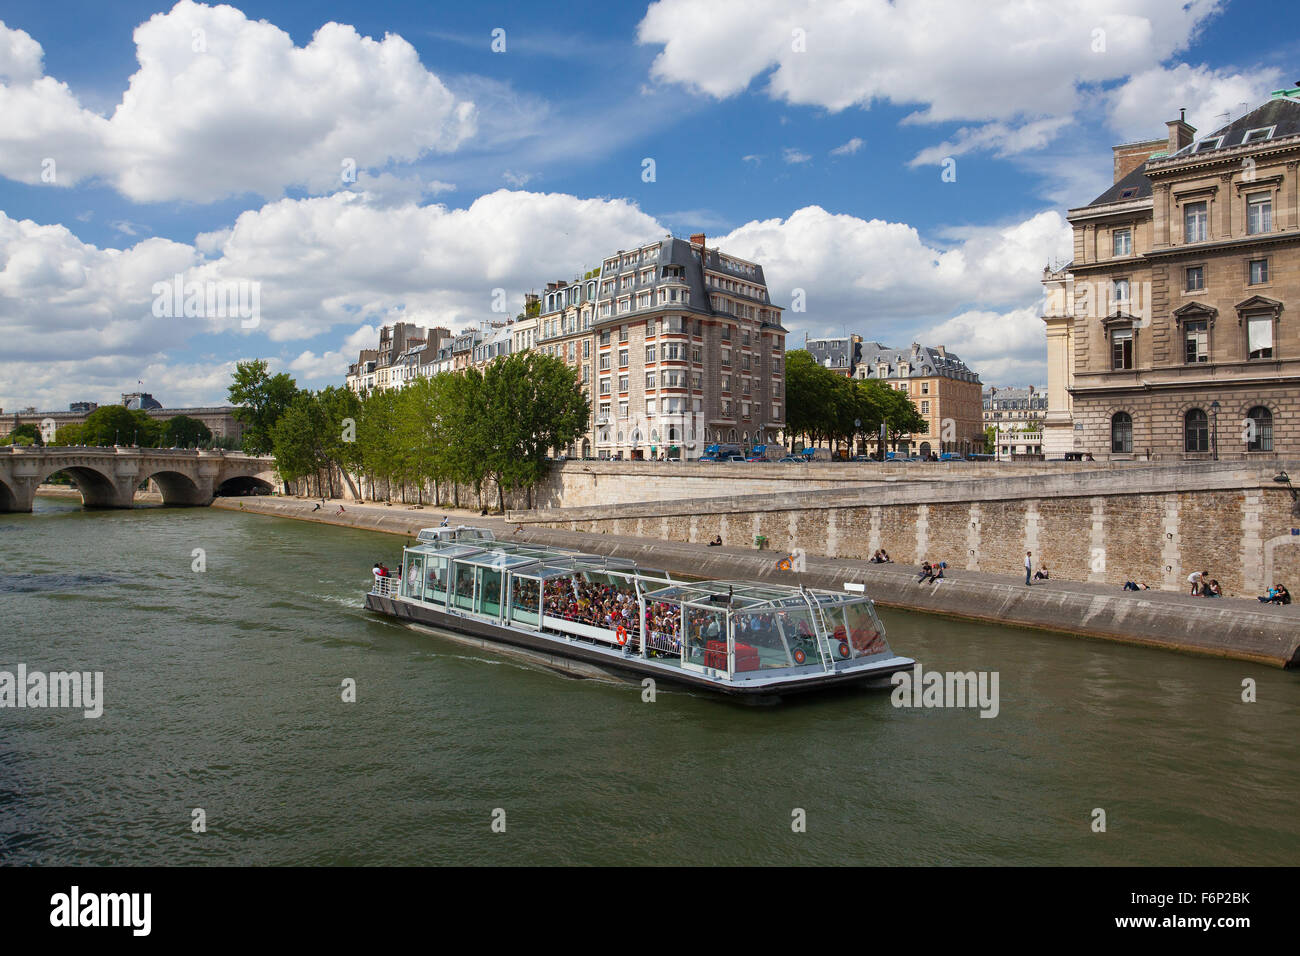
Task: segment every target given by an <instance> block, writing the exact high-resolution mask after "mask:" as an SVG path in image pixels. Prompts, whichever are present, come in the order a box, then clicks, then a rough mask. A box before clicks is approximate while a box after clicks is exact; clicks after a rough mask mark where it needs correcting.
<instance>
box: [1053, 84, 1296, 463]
mask: <svg viewBox="0 0 1300 956" xmlns="http://www.w3.org/2000/svg"><path fill="white" fill-rule="evenodd" d="M1166 129H1167V135H1166V136H1165V137H1164V138H1162V139H1153V140H1149V141H1144V142H1141V143H1128V144H1124V145H1122V146H1116V147H1115V148H1114V151H1113V165H1114V183H1113V185H1112V186H1111V187H1110V188H1109V189H1107V190H1106V191H1105V192H1103V193H1102V194H1101V195H1100V196H1098V197H1097V198H1096V199H1094V200H1093V201H1092V202H1090V203H1088V204H1087V205H1086V206H1080V207H1078V208H1075V209H1071V210H1069V215H1068V218H1069V221H1070V223H1071V225H1072V226H1073V228H1074V258H1073V261H1072V262H1070V263H1069V264H1068V265H1066V266H1064V267H1061V268H1050V267H1049V268H1048V269H1046V270H1045V271H1044V275H1043V284H1044V287H1045V289H1046V292H1047V306H1046V308H1045V309H1044V314H1043V321H1044V323H1045V324H1046V328H1047V359H1048V398H1049V407H1048V411H1047V415H1046V418H1045V421H1044V448H1045V452H1046V453H1047V454H1048V455H1049V456H1055V455H1057V454H1082V453H1091V454H1093V455H1094V456H1096V457H1097V458H1098V459H1101V458H1102V457H1103V456H1105V457H1108V458H1117V459H1126V458H1165V459H1169V458H1173V459H1204V458H1224V457H1231V458H1251V457H1261V456H1262V457H1275V456H1288V455H1291V456H1294V455H1295V454H1297V453H1298V452H1300V324H1298V323H1297V321H1296V317H1295V315H1294V312H1295V309H1296V306H1297V305H1300V192H1298V189H1297V186H1298V181H1300V176H1298V175H1297V166H1298V165H1300V85H1298V86H1297V87H1293V88H1289V89H1284V90H1278V91H1276V92H1274V93H1273V94H1272V97H1271V98H1270V99H1269V100H1268V101H1266V102H1265V103H1263V104H1262V105H1260V106H1258V107H1256V108H1255V109H1252V110H1251V111H1250V112H1248V113H1246V114H1245V115H1243V116H1241V117H1240V118H1238V119H1235V120H1232V121H1231V122H1229V123H1227V124H1226V125H1224V126H1222V127H1220V128H1218V129H1216V130H1214V131H1213V132H1212V133H1210V134H1209V135H1206V136H1200V137H1198V136H1197V131H1196V130H1195V129H1194V128H1193V127H1191V126H1190V125H1189V124H1188V123H1187V122H1186V120H1185V118H1182V117H1180V118H1179V119H1177V120H1171V121H1169V122H1168V123H1167V124H1166ZM1288 307H1290V311H1288Z"/></svg>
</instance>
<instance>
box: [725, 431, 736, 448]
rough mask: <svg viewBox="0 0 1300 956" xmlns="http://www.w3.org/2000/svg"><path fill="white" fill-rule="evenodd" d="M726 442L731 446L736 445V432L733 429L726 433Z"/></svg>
mask: <svg viewBox="0 0 1300 956" xmlns="http://www.w3.org/2000/svg"><path fill="white" fill-rule="evenodd" d="M727 441H729V442H731V443H732V444H733V445H734V444H735V443H736V430H735V429H734V428H733V429H732V430H731V431H730V432H728V437H727Z"/></svg>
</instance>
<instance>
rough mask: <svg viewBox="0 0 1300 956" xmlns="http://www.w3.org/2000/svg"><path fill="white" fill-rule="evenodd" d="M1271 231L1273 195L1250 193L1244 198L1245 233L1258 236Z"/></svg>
mask: <svg viewBox="0 0 1300 956" xmlns="http://www.w3.org/2000/svg"><path fill="white" fill-rule="evenodd" d="M1272 231H1273V194H1272V193H1252V194H1251V195H1249V196H1247V197H1246V232H1248V233H1250V235H1252V236H1254V235H1258V234H1259V233H1261V232H1272Z"/></svg>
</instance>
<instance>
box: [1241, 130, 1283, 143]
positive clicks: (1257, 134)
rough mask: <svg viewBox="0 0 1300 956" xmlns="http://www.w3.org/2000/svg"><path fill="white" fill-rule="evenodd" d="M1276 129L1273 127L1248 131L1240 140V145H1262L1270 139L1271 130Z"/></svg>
mask: <svg viewBox="0 0 1300 956" xmlns="http://www.w3.org/2000/svg"><path fill="white" fill-rule="evenodd" d="M1276 128H1277V127H1275V126H1265V127H1262V128H1261V129H1252V130H1249V131H1247V133H1246V135H1245V136H1243V137H1242V138H1241V142H1242V145H1245V144H1246V143H1262V142H1264V140H1266V139H1269V138H1271V137H1272V135H1273V130H1274V129H1276Z"/></svg>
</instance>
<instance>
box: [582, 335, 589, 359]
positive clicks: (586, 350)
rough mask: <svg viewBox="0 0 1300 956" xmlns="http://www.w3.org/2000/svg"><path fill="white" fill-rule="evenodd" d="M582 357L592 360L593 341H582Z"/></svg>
mask: <svg viewBox="0 0 1300 956" xmlns="http://www.w3.org/2000/svg"><path fill="white" fill-rule="evenodd" d="M582 357H583V358H591V339H583V340H582Z"/></svg>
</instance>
